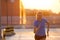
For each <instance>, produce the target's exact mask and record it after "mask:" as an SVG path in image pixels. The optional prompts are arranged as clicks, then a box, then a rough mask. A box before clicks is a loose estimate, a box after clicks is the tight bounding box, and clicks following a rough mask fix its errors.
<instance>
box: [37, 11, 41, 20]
mask: <svg viewBox="0 0 60 40" xmlns="http://www.w3.org/2000/svg"><path fill="white" fill-rule="evenodd" d="M36 18H37V20H40V19H42V12H38V13H37V15H36Z"/></svg>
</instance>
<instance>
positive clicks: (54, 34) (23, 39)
mask: <svg viewBox="0 0 60 40" xmlns="http://www.w3.org/2000/svg"><path fill="white" fill-rule="evenodd" d="M14 31H15V33H16V34H15V35H14V36H9V37H7V36H6V37H5V40H34V33H33V29H14ZM59 39H60V28H58V29H57V28H56V29H50V31H49V37H48V36H47V38H46V40H59Z"/></svg>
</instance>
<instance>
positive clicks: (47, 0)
mask: <svg viewBox="0 0 60 40" xmlns="http://www.w3.org/2000/svg"><path fill="white" fill-rule="evenodd" d="M22 3H23V5H24V8H25V9H38V10H39V9H42V10H52V11H53V12H56V13H58V12H60V0H22Z"/></svg>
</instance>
